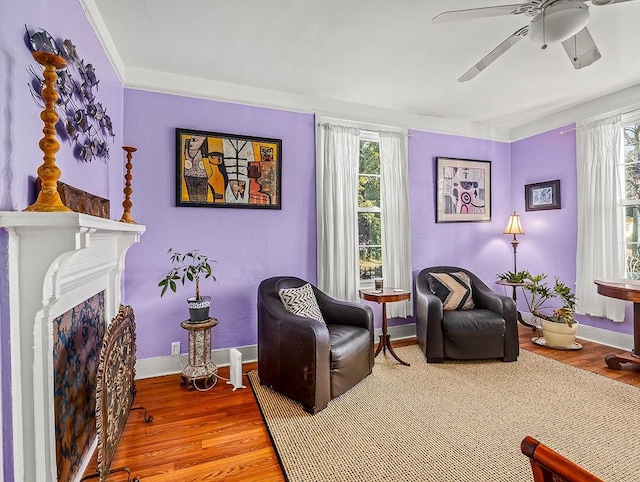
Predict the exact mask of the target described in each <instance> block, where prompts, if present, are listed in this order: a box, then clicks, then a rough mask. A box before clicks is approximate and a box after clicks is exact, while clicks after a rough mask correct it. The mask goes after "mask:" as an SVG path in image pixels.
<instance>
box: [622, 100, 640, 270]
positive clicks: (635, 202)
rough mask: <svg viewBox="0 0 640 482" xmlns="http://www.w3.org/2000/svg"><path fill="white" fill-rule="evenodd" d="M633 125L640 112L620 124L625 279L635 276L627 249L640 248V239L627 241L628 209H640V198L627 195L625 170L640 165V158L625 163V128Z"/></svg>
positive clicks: (639, 119)
mask: <svg viewBox="0 0 640 482" xmlns="http://www.w3.org/2000/svg"><path fill="white" fill-rule="evenodd" d="M632 124H637V125H640V111H635V112H633V113H630V114H627V115H624V116H623V117H622V118H621V122H620V126H621V129H620V159H619V162H618V165H619V168H620V171H619V172H620V175H621V178H622V184H623V186H624V187H623V191H622V193H621V196H620V200H619V205H620V208H621V211H622V213H621V215H622V227H623V234H622V239H621V243H622V253H623V255H624V260H623V261H624V276H625V277H631V278H633V276H631V274H630V271H629V270H628V267H629V256H628V255H627V248H628V247H629V246H632V245H635V246H639V247H640V239H639V240H638V241H635V242H633V241H631V242H630V241H627V208H629V207H633V206H637V207H638V208H639V209H640V197H639V198H638V199H628V198H627V193H626V172H625V168H626V167H627V166H629V165H631V164H638V165H640V156H639V159H638V161H635V162H633V163H630V164H627V163H625V148H624V147H625V145H624V129H625V127H627V126H629V125H632ZM638 278H640V276H636V277H635V278H634V279H638Z"/></svg>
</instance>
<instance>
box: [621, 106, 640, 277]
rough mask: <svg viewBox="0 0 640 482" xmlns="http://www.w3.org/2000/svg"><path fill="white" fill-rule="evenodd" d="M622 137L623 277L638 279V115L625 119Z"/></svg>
mask: <svg viewBox="0 0 640 482" xmlns="http://www.w3.org/2000/svg"><path fill="white" fill-rule="evenodd" d="M621 133H622V149H621V157H622V159H621V168H622V170H623V173H624V192H623V200H622V205H623V207H624V243H625V249H624V252H625V272H626V273H625V274H626V277H628V278H633V279H640V115H636V116H635V117H630V118H628V119H626V121H625V122H623V125H622V129H621Z"/></svg>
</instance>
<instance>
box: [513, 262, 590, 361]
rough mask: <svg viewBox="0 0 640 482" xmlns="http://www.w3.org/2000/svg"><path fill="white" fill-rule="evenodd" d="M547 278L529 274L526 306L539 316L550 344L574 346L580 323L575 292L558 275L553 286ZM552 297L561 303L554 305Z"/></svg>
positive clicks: (559, 346)
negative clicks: (576, 309) (577, 318)
mask: <svg viewBox="0 0 640 482" xmlns="http://www.w3.org/2000/svg"><path fill="white" fill-rule="evenodd" d="M546 277H547V275H546V274H539V275H536V276H533V275H529V276H527V277H526V284H525V285H524V286H523V290H524V291H525V299H526V301H527V306H528V307H529V311H530V312H531V313H532V314H533V316H535V317H536V318H538V320H539V323H540V326H541V328H542V336H544V339H545V342H546V344H547V346H550V347H552V348H573V347H574V343H575V341H576V334H577V332H578V325H579V324H578V322H577V321H576V319H575V318H574V316H573V315H574V313H575V307H576V297H575V294H574V293H573V291H571V288H569V287H568V286H567V285H566V284H565V283H564V282H563V281H560V280H559V279H558V278H556V279H555V281H554V284H553V287H549V286H548V285H547V282H546V281H545V280H546ZM527 292H528V293H529V296H527ZM552 300H556V301H559V302H560V306H553V305H552V303H553V301H552Z"/></svg>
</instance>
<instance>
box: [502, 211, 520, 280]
mask: <svg viewBox="0 0 640 482" xmlns="http://www.w3.org/2000/svg"><path fill="white" fill-rule="evenodd" d="M504 234H513V240H512V241H511V246H513V272H514V273H517V272H518V267H517V263H516V251H517V250H518V244H519V241H518V238H516V234H524V229H522V224H520V216H518V215H517V214H516V212H515V211H514V212H513V214H512V215H511V216H509V222H508V223H507V227H506V228H505V230H504Z"/></svg>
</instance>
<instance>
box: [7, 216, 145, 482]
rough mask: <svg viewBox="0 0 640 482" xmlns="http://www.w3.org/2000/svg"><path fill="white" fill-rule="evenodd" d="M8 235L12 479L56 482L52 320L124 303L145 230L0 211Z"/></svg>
mask: <svg viewBox="0 0 640 482" xmlns="http://www.w3.org/2000/svg"><path fill="white" fill-rule="evenodd" d="M0 228H4V229H6V231H7V233H8V235H9V236H8V253H7V254H8V256H7V265H8V266H7V268H8V269H7V272H8V275H9V317H10V336H11V361H12V363H11V384H12V407H11V413H12V421H13V455H14V471H15V473H14V478H15V480H16V481H29V482H31V481H35V482H40V481H43V482H45V481H50V480H55V478H56V457H55V437H54V431H55V427H54V423H53V419H54V413H53V408H52V407H53V396H54V395H53V355H52V343H53V341H52V320H53V319H54V318H55V317H57V316H60V315H61V314H62V313H64V312H65V311H67V310H69V309H70V308H72V307H73V306H76V305H78V304H80V303H82V302H83V301H85V300H86V299H88V298H90V297H91V296H93V295H95V294H96V293H99V292H101V291H104V293H105V322H108V321H109V320H111V319H112V318H113V317H114V316H115V315H116V313H117V312H118V308H119V305H120V301H121V296H122V293H121V290H122V275H123V271H124V264H125V263H124V260H125V255H126V253H127V251H128V249H129V248H130V247H131V246H132V245H133V244H135V243H137V242H139V240H140V235H141V234H142V233H144V231H145V229H146V228H145V226H143V225H140V224H130V223H124V222H120V221H113V220H110V219H103V218H98V217H95V216H91V215H88V214H81V213H74V212H64V213H43V212H17V211H0Z"/></svg>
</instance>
